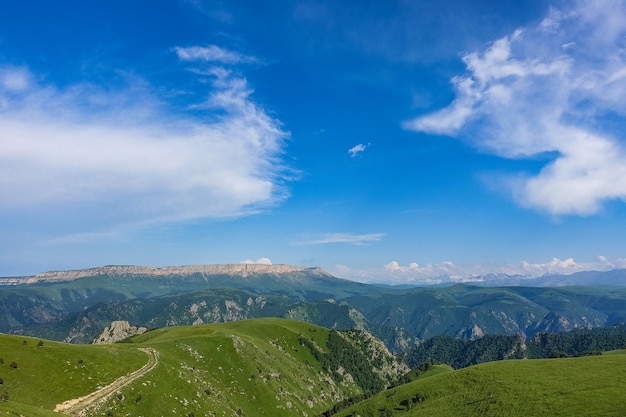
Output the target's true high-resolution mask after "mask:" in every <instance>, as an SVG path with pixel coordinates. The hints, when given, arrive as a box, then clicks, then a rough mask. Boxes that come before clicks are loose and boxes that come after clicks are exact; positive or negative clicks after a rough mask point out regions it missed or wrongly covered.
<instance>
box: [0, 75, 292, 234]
mask: <svg viewBox="0 0 626 417" xmlns="http://www.w3.org/2000/svg"><path fill="white" fill-rule="evenodd" d="M216 74H217V75H218V76H215V77H214V78H213V83H212V85H208V86H207V87H206V88H207V90H208V92H207V98H206V101H205V103H203V105H202V106H199V109H200V110H202V111H203V112H204V114H203V116H202V117H198V116H197V114H198V112H197V111H196V112H194V113H195V115H194V116H188V115H186V114H181V113H180V112H174V111H172V110H170V109H168V106H167V103H165V102H163V101H162V100H160V98H159V97H157V96H156V95H155V94H154V93H153V92H152V90H151V89H150V87H149V86H147V84H146V83H145V82H143V81H141V80H132V81H133V82H132V83H129V85H128V86H127V87H125V88H122V89H119V90H116V91H113V90H105V89H103V88H101V87H98V86H95V85H90V84H76V85H71V86H68V87H64V88H58V87H56V86H54V85H52V84H46V85H42V84H37V83H36V82H34V81H33V80H34V79H35V78H36V77H34V76H33V75H32V74H31V73H30V72H29V71H28V70H27V69H25V68H15V67H2V68H0V195H2V199H0V214H2V215H3V217H4V218H5V219H10V218H13V217H15V216H17V215H21V214H22V213H30V214H35V213H37V215H38V216H39V217H41V215H42V214H45V215H46V216H47V217H46V218H48V219H50V221H51V222H55V223H56V222H63V221H65V222H68V223H80V222H82V223H83V224H85V225H87V226H86V227H87V228H86V229H82V230H76V233H86V234H89V233H99V232H101V231H103V230H106V229H107V228H110V227H114V226H115V227H117V226H120V227H121V226H127V225H129V224H139V223H151V222H157V221H176V220H186V219H194V218H223V217H233V216H241V215H245V214H248V213H253V212H255V211H257V210H259V209H261V208H262V207H266V206H269V205H273V204H275V203H277V202H278V201H280V200H281V199H282V198H284V196H285V191H284V189H283V188H282V187H281V186H280V185H279V182H281V183H282V182H283V181H282V180H283V179H284V178H283V175H284V174H285V167H284V166H283V165H282V163H281V160H280V156H281V153H282V149H283V141H284V139H285V138H286V136H287V133H285V132H284V131H282V130H281V127H280V122H278V121H277V120H275V119H273V118H271V117H270V116H268V115H267V114H266V113H265V112H264V110H263V109H262V108H261V107H259V106H258V105H257V104H255V103H254V102H253V101H252V100H251V98H250V95H251V93H252V91H251V89H250V88H249V87H248V85H247V83H246V81H245V80H244V79H241V78H237V77H234V76H232V75H230V74H229V73H228V72H225V71H222V72H218V73H216ZM103 225H104V228H103V229H100V230H94V229H97V228H98V227H99V226H103Z"/></svg>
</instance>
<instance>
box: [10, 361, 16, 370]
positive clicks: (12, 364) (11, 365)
mask: <svg viewBox="0 0 626 417" xmlns="http://www.w3.org/2000/svg"><path fill="white" fill-rule="evenodd" d="M9 366H10V367H11V368H13V369H17V362H15V361H13V362H11V364H10V365H9Z"/></svg>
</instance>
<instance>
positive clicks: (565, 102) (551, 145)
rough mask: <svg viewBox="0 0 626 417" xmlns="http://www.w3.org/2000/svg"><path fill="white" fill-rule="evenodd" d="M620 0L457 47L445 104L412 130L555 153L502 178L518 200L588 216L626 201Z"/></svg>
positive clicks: (625, 75)
mask: <svg viewBox="0 0 626 417" xmlns="http://www.w3.org/2000/svg"><path fill="white" fill-rule="evenodd" d="M625 51H626V5H625V4H624V2H623V1H618V0H603V1H596V2H585V1H577V2H574V3H573V6H572V7H571V8H569V9H565V8H563V9H552V10H551V11H550V13H549V14H548V16H546V17H545V19H544V20H543V21H542V22H541V23H540V24H539V25H537V26H535V27H528V28H523V29H519V30H517V31H515V32H514V33H512V34H511V35H509V36H505V37H503V38H501V39H498V40H497V41H495V42H493V43H492V44H491V45H490V46H489V47H488V48H487V49H486V50H484V51H481V52H472V53H467V54H465V55H463V61H464V63H465V65H466V69H467V70H466V72H465V73H464V74H462V75H459V76H457V77H455V78H453V79H452V85H453V86H454V89H455V91H456V98H455V99H454V101H453V102H452V103H451V104H450V105H449V106H448V107H446V108H444V109H441V110H439V111H436V112H434V113H431V114H427V115H423V116H420V117H417V118H415V119H414V120H412V121H409V122H407V123H406V125H405V126H406V127H407V128H409V129H413V130H417V131H422V132H428V133H434V134H442V135H451V136H457V137H460V138H463V139H465V140H467V141H469V142H471V143H473V144H474V145H475V146H476V147H478V148H480V149H481V150H485V151H488V152H491V153H494V154H496V155H499V156H502V157H505V158H514V159H522V158H528V157H533V156H536V155H542V154H548V153H554V154H555V155H556V156H555V157H554V158H553V159H552V160H551V161H550V162H549V163H547V164H546V165H545V166H544V168H543V169H542V170H541V171H540V172H539V173H537V174H519V175H517V176H515V177H513V178H507V179H505V181H504V183H505V184H506V185H507V187H509V188H510V190H511V192H512V195H513V197H514V198H515V199H516V200H517V201H518V202H519V203H520V204H521V205H523V206H525V207H529V208H534V209H538V210H541V211H545V212H548V213H551V214H556V215H560V214H574V215H590V214H594V213H596V212H597V211H598V210H600V209H601V207H602V204H603V202H605V201H607V200H611V199H621V200H626V150H625V149H624V145H625V142H626V136H625V134H624V132H626V107H624V105H623V103H624V102H626V69H625V68H626V52H625Z"/></svg>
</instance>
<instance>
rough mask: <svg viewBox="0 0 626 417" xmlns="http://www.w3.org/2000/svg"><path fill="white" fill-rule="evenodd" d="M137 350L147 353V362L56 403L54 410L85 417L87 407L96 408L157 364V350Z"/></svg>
mask: <svg viewBox="0 0 626 417" xmlns="http://www.w3.org/2000/svg"><path fill="white" fill-rule="evenodd" d="M139 350H141V351H142V352H145V353H146V355H148V363H147V364H145V365H144V366H142V367H141V368H139V369H137V370H136V371H134V372H131V373H129V374H126V375H124V376H121V377H119V378H118V379H116V380H115V381H113V382H112V383H110V384H109V385H107V386H105V387H102V388H100V389H99V390H97V391H94V392H92V393H90V394H87V395H85V396H82V397H80V398H75V399H72V400H67V401H64V402H63V403H61V404H57V405H56V407H55V408H54V411H55V412H57V413H64V414H69V415H71V416H75V417H85V416H86V415H87V411H88V410H89V409H92V408H97V407H98V406H99V405H100V404H103V403H104V402H106V401H107V400H108V399H109V398H111V396H113V394H115V393H116V392H117V391H119V390H121V389H122V388H124V387H125V386H126V385H128V384H130V383H132V382H134V381H135V380H137V379H139V378H141V377H142V376H144V375H146V374H147V373H148V372H150V371H152V370H153V369H154V368H155V367H156V366H157V365H158V364H159V352H157V351H156V350H154V349H152V348H139Z"/></svg>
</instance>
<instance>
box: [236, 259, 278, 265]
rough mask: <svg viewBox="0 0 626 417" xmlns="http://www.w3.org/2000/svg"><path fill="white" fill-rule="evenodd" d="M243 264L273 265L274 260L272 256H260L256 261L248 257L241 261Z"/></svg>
mask: <svg viewBox="0 0 626 417" xmlns="http://www.w3.org/2000/svg"><path fill="white" fill-rule="evenodd" d="M240 263H242V264H260V265H272V261H271V260H270V258H259V259H257V260H256V261H252V260H250V259H246V260H245V261H241V262H240Z"/></svg>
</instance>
